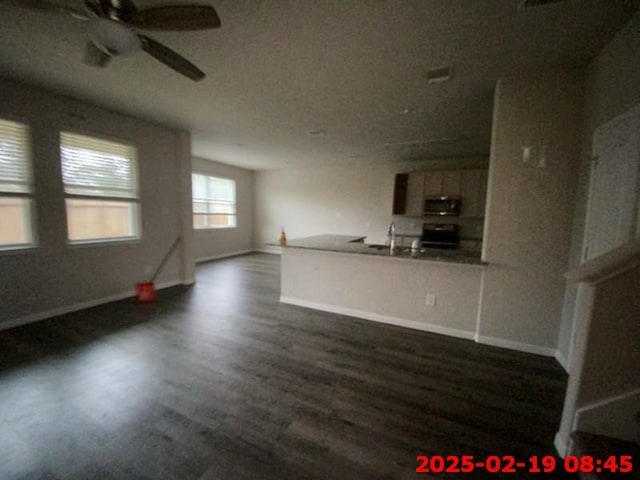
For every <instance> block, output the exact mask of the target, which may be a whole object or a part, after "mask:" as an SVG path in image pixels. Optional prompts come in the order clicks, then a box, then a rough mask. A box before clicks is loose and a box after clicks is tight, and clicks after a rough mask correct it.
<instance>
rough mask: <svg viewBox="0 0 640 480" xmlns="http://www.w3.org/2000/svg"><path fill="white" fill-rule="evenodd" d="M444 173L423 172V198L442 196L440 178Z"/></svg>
mask: <svg viewBox="0 0 640 480" xmlns="http://www.w3.org/2000/svg"><path fill="white" fill-rule="evenodd" d="M443 176H444V172H443V171H441V170H434V171H430V172H424V196H425V197H436V196H439V195H442V178H443Z"/></svg>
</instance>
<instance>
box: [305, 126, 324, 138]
mask: <svg viewBox="0 0 640 480" xmlns="http://www.w3.org/2000/svg"><path fill="white" fill-rule="evenodd" d="M307 135H310V136H312V137H324V136H325V135H326V132H325V131H324V130H322V129H321V128H319V129H317V130H307Z"/></svg>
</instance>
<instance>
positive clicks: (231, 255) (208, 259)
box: [196, 249, 255, 263]
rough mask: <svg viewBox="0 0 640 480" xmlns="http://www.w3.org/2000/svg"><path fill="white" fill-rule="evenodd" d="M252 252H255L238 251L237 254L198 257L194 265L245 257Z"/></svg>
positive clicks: (250, 250)
mask: <svg viewBox="0 0 640 480" xmlns="http://www.w3.org/2000/svg"><path fill="white" fill-rule="evenodd" d="M254 251H255V250H253V249H249V250H238V251H237V252H228V253H221V254H219V255H211V256H209V257H200V258H196V263H202V262H210V261H212V260H220V259H222V258H229V257H238V256H240V255H246V254H247V253H251V252H254Z"/></svg>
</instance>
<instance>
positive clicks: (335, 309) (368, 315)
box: [280, 297, 474, 340]
mask: <svg viewBox="0 0 640 480" xmlns="http://www.w3.org/2000/svg"><path fill="white" fill-rule="evenodd" d="M280 301H281V302H282V303H288V304H290V305H297V306H299V307H306V308H312V309H314V310H322V311H323V312H330V313H337V314H339V315H346V316H349V317H356V318H361V319H364V320H371V321H374V322H379V323H386V324H389V325H396V326H399V327H405V328H412V329H414V330H422V331H424V332H431V333H439V334H441V335H449V336H451V337H457V338H464V339H467V340H473V338H474V333H473V332H467V331H464V330H458V329H455V328H447V327H442V326H440V325H433V324H429V323H422V322H416V321H415V320H405V319H403V318H397V317H390V316H388V315H381V314H378V313H373V312H367V311H364V310H357V309H353V308H345V307H339V306H337V305H331V304H327V303H318V302H310V301H308V300H302V299H299V298H291V297H280Z"/></svg>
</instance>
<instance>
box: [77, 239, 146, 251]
mask: <svg viewBox="0 0 640 480" xmlns="http://www.w3.org/2000/svg"><path fill="white" fill-rule="evenodd" d="M141 241H142V238H141V237H127V238H109V239H104V240H67V245H68V246H69V247H71V248H83V247H102V246H105V247H108V246H117V245H134V244H138V243H141Z"/></svg>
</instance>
